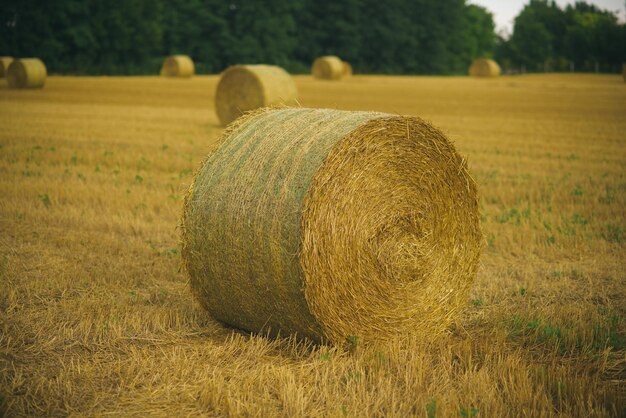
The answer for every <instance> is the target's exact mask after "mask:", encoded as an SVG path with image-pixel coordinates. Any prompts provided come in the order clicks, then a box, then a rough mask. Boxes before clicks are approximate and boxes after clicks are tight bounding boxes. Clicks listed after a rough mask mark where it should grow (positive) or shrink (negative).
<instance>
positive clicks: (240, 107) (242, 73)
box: [215, 64, 298, 125]
mask: <svg viewBox="0 0 626 418" xmlns="http://www.w3.org/2000/svg"><path fill="white" fill-rule="evenodd" d="M297 102H298V89H297V87H296V84H295V83H294V81H293V78H292V77H291V75H289V73H288V72H287V71H285V70H283V69H282V68H280V67H277V66H275V65H263V64H259V65H233V66H231V67H228V68H227V69H226V70H225V71H224V72H223V73H222V76H221V77H220V80H219V82H218V84H217V90H216V92H215V110H216V112H217V116H218V117H219V119H220V122H221V123H222V124H223V125H228V124H229V123H231V122H232V121H234V120H235V119H237V118H238V117H239V116H241V115H242V114H243V113H244V112H247V111H250V110H254V109H258V108H261V107H267V106H274V105H295V104H297Z"/></svg>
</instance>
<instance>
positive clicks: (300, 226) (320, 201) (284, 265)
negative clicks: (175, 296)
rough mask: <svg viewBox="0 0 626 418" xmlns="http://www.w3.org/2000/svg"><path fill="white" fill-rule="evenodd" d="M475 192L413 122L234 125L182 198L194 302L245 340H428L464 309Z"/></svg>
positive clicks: (352, 118) (298, 120)
mask: <svg viewBox="0 0 626 418" xmlns="http://www.w3.org/2000/svg"><path fill="white" fill-rule="evenodd" d="M481 242H482V236H481V233H480V229H479V221H478V202H477V192H476V185H475V182H474V180H473V179H472V177H471V176H470V175H469V173H468V169H467V165H466V163H465V161H464V160H463V158H461V156H460V155H459V154H458V153H457V151H456V150H455V148H454V146H453V145H452V144H451V143H450V141H449V140H448V139H447V138H446V137H445V136H444V134H443V133H441V132H440V131H438V130H437V129H435V128H433V127H432V126H431V125H429V124H428V123H426V122H425V121H423V120H421V119H419V118H416V117H405V116H394V115H388V114H381V113H368V112H346V111H338V110H329V109H272V110H267V109H264V110H260V111H257V112H252V113H251V114H249V115H247V116H245V117H243V118H240V119H239V120H238V121H237V122H236V123H235V124H233V125H231V127H230V128H229V130H227V132H226V133H225V137H224V138H223V142H222V144H221V146H220V147H219V148H218V149H217V151H216V152H215V153H213V154H212V155H210V156H209V157H208V158H207V160H206V161H205V162H204V163H203V165H202V167H201V168H200V170H199V171H198V173H197V175H196V177H195V180H194V183H193V184H192V185H191V187H190V189H189V193H188V195H187V196H186V199H185V206H184V210H183V218H182V255H183V262H184V264H185V266H186V270H187V271H188V273H189V277H190V281H191V287H192V290H193V292H194V294H195V296H196V297H197V299H198V300H199V301H200V302H201V303H202V304H203V305H204V306H205V307H206V309H208V310H209V312H210V313H211V314H212V315H213V316H214V317H215V318H216V319H218V320H220V321H222V322H224V323H226V324H229V325H232V326H235V327H237V328H241V329H245V330H248V331H252V332H269V333H270V334H274V335H275V334H277V333H280V334H281V335H286V334H297V335H299V336H304V337H307V338H310V339H313V340H315V341H331V342H335V343H343V342H345V340H346V338H349V337H350V336H357V337H359V338H360V339H364V340H368V341H372V340H385V339H389V338H393V337H394V336H399V335H406V334H418V335H423V336H428V335H430V336H432V335H436V334H437V333H438V332H439V331H441V330H443V329H444V328H445V327H446V326H447V325H448V324H449V323H450V321H451V320H452V318H453V317H454V316H455V314H456V313H457V312H458V311H459V309H460V307H461V306H462V305H463V303H465V301H466V298H467V295H468V291H469V288H470V286H471V284H472V282H473V280H474V277H475V275H476V271H477V268H478V260H479V255H480V249H481Z"/></svg>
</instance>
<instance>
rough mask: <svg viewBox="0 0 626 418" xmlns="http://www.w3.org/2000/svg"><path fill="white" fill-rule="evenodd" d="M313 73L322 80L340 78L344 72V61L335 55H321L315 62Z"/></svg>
mask: <svg viewBox="0 0 626 418" xmlns="http://www.w3.org/2000/svg"><path fill="white" fill-rule="evenodd" d="M311 73H312V74H313V77H315V78H318V79H321V80H339V79H340V78H341V77H342V76H343V73H344V65H343V61H341V59H339V58H338V57H336V56H334V55H327V56H325V57H319V58H317V59H316V60H315V61H314V62H313V66H312V67H311Z"/></svg>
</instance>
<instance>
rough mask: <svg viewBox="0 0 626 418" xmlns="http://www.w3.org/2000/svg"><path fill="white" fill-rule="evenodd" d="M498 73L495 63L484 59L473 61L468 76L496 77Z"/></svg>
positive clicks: (497, 66) (498, 67)
mask: <svg viewBox="0 0 626 418" xmlns="http://www.w3.org/2000/svg"><path fill="white" fill-rule="evenodd" d="M500 72H501V70H500V66H499V65H498V63H497V62H495V61H494V60H490V59H485V58H480V59H476V60H474V62H472V65H471V66H470V67H469V75H471V76H472V77H498V76H499V75H500Z"/></svg>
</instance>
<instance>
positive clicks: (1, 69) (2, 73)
mask: <svg viewBox="0 0 626 418" xmlns="http://www.w3.org/2000/svg"><path fill="white" fill-rule="evenodd" d="M11 62H13V57H0V78H1V77H6V73H7V70H8V68H9V65H10V64H11Z"/></svg>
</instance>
